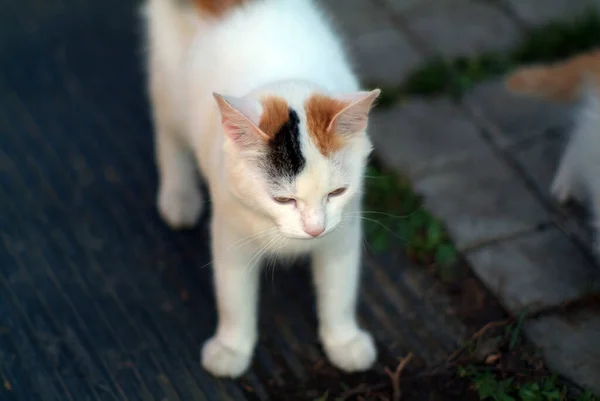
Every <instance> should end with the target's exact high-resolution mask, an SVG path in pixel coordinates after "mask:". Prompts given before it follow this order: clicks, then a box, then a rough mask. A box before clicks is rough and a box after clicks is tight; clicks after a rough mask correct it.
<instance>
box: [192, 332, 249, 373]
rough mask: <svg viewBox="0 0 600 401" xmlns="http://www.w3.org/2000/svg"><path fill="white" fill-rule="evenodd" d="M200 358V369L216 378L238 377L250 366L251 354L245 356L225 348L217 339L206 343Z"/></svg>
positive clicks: (214, 338)
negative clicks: (202, 368)
mask: <svg viewBox="0 0 600 401" xmlns="http://www.w3.org/2000/svg"><path fill="white" fill-rule="evenodd" d="M200 358H201V360H202V367H204V369H206V370H207V371H208V372H210V373H211V374H212V375H214V376H217V377H229V378H232V379H235V378H238V377H240V376H241V375H242V374H243V373H244V372H245V371H246V370H247V369H248V367H249V366H250V362H251V360H252V354H246V353H243V352H240V351H237V350H234V349H233V348H230V347H227V346H225V345H223V344H221V342H219V339H218V338H217V337H213V338H211V339H210V340H208V341H206V342H205V343H204V345H203V346H202V351H201V355H200Z"/></svg>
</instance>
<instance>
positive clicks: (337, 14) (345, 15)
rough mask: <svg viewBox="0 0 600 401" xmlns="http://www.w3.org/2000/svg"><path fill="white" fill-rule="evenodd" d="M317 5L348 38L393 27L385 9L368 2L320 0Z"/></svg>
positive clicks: (367, 0)
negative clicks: (319, 5)
mask: <svg viewBox="0 0 600 401" xmlns="http://www.w3.org/2000/svg"><path fill="white" fill-rule="evenodd" d="M319 3H320V4H321V6H322V7H323V9H324V10H325V11H326V12H327V13H328V15H330V16H331V17H332V19H333V21H334V23H335V24H336V25H337V26H338V27H339V28H340V29H341V30H342V32H343V33H344V34H345V35H346V36H348V37H349V38H356V37H359V36H361V35H364V34H367V33H371V32H377V31H381V30H386V29H393V27H394V25H393V24H392V21H391V19H390V16H389V15H388V14H387V13H386V11H385V9H384V8H382V7H380V6H378V5H377V4H376V3H375V2H372V1H369V0H320V1H319Z"/></svg>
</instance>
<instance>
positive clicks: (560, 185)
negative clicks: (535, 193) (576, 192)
mask: <svg viewBox="0 0 600 401" xmlns="http://www.w3.org/2000/svg"><path fill="white" fill-rule="evenodd" d="M569 181H570V180H567V179H566V178H565V177H563V176H561V175H557V176H556V177H555V178H554V181H552V185H551V186H550V193H551V194H552V196H553V197H554V199H556V201H557V202H558V203H560V204H563V203H566V202H567V201H569V199H570V198H571V183H570V182H569Z"/></svg>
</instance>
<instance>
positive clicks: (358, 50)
mask: <svg viewBox="0 0 600 401" xmlns="http://www.w3.org/2000/svg"><path fill="white" fill-rule="evenodd" d="M349 47H350V50H351V52H352V54H353V57H354V60H355V63H356V67H357V72H358V74H359V76H360V77H361V79H362V81H363V82H365V83H369V84H375V85H381V86H384V87H395V86H398V85H400V84H401V83H402V81H403V80H404V78H405V77H406V75H407V74H408V73H409V72H410V71H412V70H413V69H415V68H416V67H417V66H418V65H420V64H421V63H422V61H423V58H422V57H421V56H420V55H419V54H418V53H417V51H416V50H415V49H414V48H413V47H412V45H411V44H410V43H409V42H408V40H407V39H406V37H405V36H404V35H402V34H401V33H400V32H399V31H397V30H395V29H385V30H379V31H374V32H371V33H366V34H363V35H361V36H358V37H356V38H355V39H354V41H353V42H352V43H349Z"/></svg>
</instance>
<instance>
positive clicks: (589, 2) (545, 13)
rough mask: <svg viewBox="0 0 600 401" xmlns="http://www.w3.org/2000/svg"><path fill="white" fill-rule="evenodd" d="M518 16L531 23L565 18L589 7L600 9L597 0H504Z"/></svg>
mask: <svg viewBox="0 0 600 401" xmlns="http://www.w3.org/2000/svg"><path fill="white" fill-rule="evenodd" d="M504 1H505V2H506V4H508V5H509V7H511V9H512V10H513V11H514V12H515V14H516V15H517V16H519V18H521V19H522V20H523V21H525V22H526V23H528V24H531V25H539V24H545V23H548V22H552V21H557V20H563V21H564V20H567V19H569V18H573V17H576V16H578V15H581V13H583V12H585V11H587V10H588V9H590V8H595V9H597V10H600V2H598V1H597V0H552V2H551V4H549V3H550V2H549V1H548V0H504Z"/></svg>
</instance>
